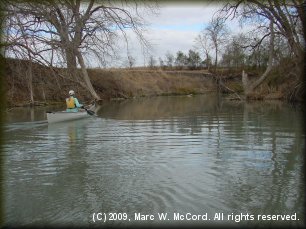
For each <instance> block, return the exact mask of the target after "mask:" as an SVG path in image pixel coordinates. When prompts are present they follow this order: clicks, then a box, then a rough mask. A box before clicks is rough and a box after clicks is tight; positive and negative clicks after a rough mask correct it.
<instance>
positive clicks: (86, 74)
mask: <svg viewBox="0 0 306 229" xmlns="http://www.w3.org/2000/svg"><path fill="white" fill-rule="evenodd" d="M76 54H77V58H78V62H79V64H80V66H81V70H82V75H83V79H84V81H85V83H86V86H87V89H88V91H89V92H90V93H91V95H92V96H93V97H94V98H95V99H96V100H101V98H100V96H99V95H98V94H97V93H96V91H95V89H94V88H93V86H92V84H91V81H90V79H89V76H88V72H87V69H86V66H85V63H84V59H83V56H82V54H81V53H80V52H79V51H77V53H76Z"/></svg>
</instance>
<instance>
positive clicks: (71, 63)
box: [6, 0, 146, 99]
mask: <svg viewBox="0 0 306 229" xmlns="http://www.w3.org/2000/svg"><path fill="white" fill-rule="evenodd" d="M6 3H7V7H6V11H7V12H8V14H10V13H12V12H13V13H15V14H18V15H21V18H22V24H23V26H25V27H27V30H28V32H29V33H31V34H32V36H33V37H34V38H35V48H36V49H42V48H41V47H42V46H43V47H46V48H44V50H43V51H45V52H48V51H50V50H57V51H58V52H61V53H62V54H63V56H64V59H65V61H66V66H67V68H69V69H71V72H72V73H73V74H74V73H75V72H76V71H75V69H76V68H77V64H79V65H80V67H81V72H82V76H83V79H84V82H85V83H86V87H87V89H88V90H89V92H90V93H91V94H92V96H93V97H94V98H95V99H100V96H99V95H98V94H97V93H96V92H95V90H94V88H93V86H92V84H91V82H90V79H89V76H88V73H87V69H86V65H85V61H84V54H85V53H91V54H92V55H95V56H96V57H98V58H99V59H100V60H101V57H103V56H105V55H107V54H108V53H110V54H111V52H112V51H114V38H115V37H116V36H118V34H119V33H121V34H123V35H124V36H126V32H125V31H126V30H127V29H131V30H133V31H134V32H135V33H136V34H137V35H138V37H139V40H140V41H141V42H143V44H146V41H145V39H144V37H143V35H142V32H141V28H142V27H143V25H144V24H143V23H142V21H143V20H142V17H141V16H140V14H139V12H138V3H137V2H135V7H134V9H135V13H132V10H131V9H132V3H130V2H124V1H122V2H115V3H112V2H110V1H108V2H107V3H106V2H101V1H95V0H90V1H88V2H81V0H75V1H70V0H55V1H39V2H33V1H28V2H24V1H10V0H7V1H6ZM6 35H7V36H12V35H14V34H10V33H8V34H6ZM32 51H33V50H32Z"/></svg>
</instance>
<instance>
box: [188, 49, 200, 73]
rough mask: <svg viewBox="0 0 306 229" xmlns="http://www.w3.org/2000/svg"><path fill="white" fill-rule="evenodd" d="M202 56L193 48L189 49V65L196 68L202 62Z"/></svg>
mask: <svg viewBox="0 0 306 229" xmlns="http://www.w3.org/2000/svg"><path fill="white" fill-rule="evenodd" d="M201 61H202V60H201V57H200V54H199V53H198V52H195V51H193V50H189V52H188V65H189V67H190V68H191V69H196V68H198V67H199V66H200V64H201Z"/></svg>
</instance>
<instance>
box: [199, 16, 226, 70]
mask: <svg viewBox="0 0 306 229" xmlns="http://www.w3.org/2000/svg"><path fill="white" fill-rule="evenodd" d="M205 33H206V34H207V35H208V37H209V39H210V40H211V42H212V46H213V48H214V50H215V72H216V71H217V64H218V53H219V52H220V48H221V45H223V43H224V41H225V40H226V36H227V34H228V29H227V27H226V25H225V20H224V19H223V18H221V17H213V18H212V19H211V21H210V22H209V24H208V26H207V27H206V28H205Z"/></svg>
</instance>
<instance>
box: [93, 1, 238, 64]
mask: <svg viewBox="0 0 306 229" xmlns="http://www.w3.org/2000/svg"><path fill="white" fill-rule="evenodd" d="M216 2H217V1H215V2H214V1H212V3H210V4H209V3H208V2H207V1H203V2H201V1H198V2H196V3H195V2H191V3H188V1H185V2H184V3H181V2H174V3H169V2H168V3H163V2H162V1H161V2H160V4H159V7H160V8H159V10H158V14H157V15H153V14H150V15H148V16H146V17H145V19H146V22H147V23H148V26H147V27H146V30H147V32H146V33H145V34H144V35H145V38H146V39H147V40H148V41H149V42H150V44H151V46H152V49H150V50H149V53H148V52H146V54H145V55H144V52H143V49H142V48H141V45H140V43H139V42H138V41H137V39H136V36H135V35H134V34H132V33H129V32H127V34H129V39H128V40H129V44H128V47H129V54H130V55H131V56H132V57H133V58H135V60H136V61H135V65H136V66H144V65H146V66H147V65H148V60H149V56H150V55H152V56H153V57H154V58H155V59H156V61H157V63H156V64H158V65H159V61H158V59H159V58H162V59H163V60H164V59H165V56H166V53H167V52H169V53H171V54H173V55H174V56H176V53H177V52H178V51H182V52H183V53H185V54H186V55H188V51H189V50H190V49H193V50H195V51H199V50H196V49H195V47H194V45H195V42H194V41H195V38H196V36H197V35H199V33H200V31H201V30H203V29H204V28H205V27H206V26H207V25H208V23H209V21H210V20H211V19H212V17H213V15H214V13H216V11H217V10H218V9H220V8H221V7H222V4H220V3H219V4H218V2H217V3H216ZM227 26H228V28H229V30H230V32H231V33H232V34H234V33H238V32H240V31H241V28H240V26H239V23H238V22H237V21H228V22H227ZM119 46H120V45H118V47H119ZM119 50H120V51H119V55H120V56H121V59H120V60H118V61H111V62H110V63H109V64H107V66H116V67H118V66H119V67H127V66H128V62H127V55H128V54H127V53H128V52H127V48H126V46H124V47H119ZM202 58H203V57H202ZM91 63H94V62H91ZM91 63H90V61H88V65H89V67H94V66H92V65H91Z"/></svg>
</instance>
